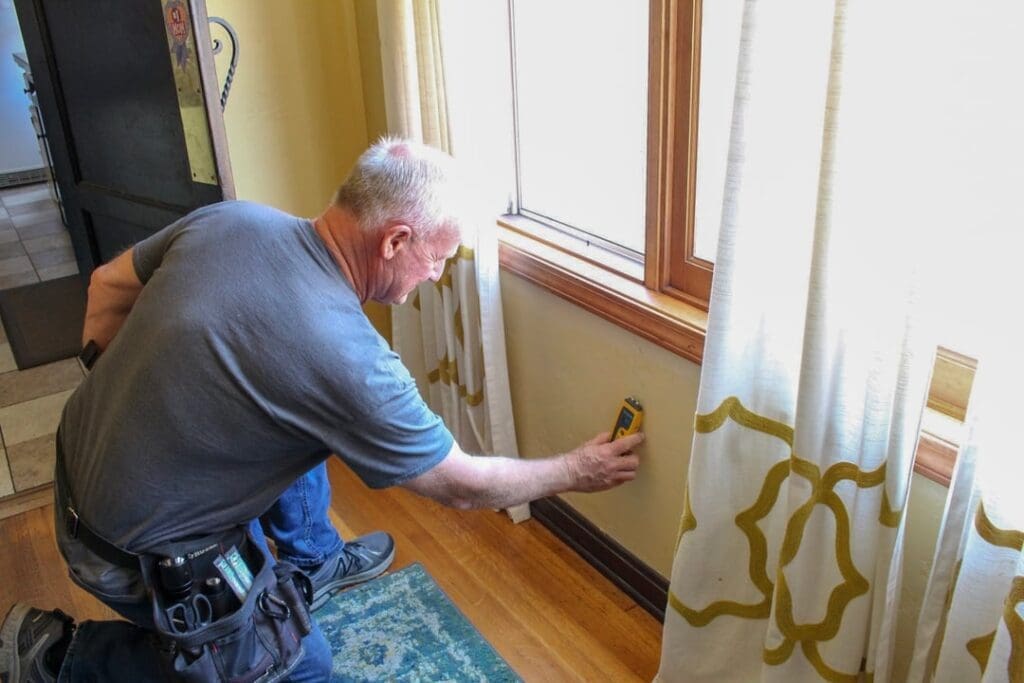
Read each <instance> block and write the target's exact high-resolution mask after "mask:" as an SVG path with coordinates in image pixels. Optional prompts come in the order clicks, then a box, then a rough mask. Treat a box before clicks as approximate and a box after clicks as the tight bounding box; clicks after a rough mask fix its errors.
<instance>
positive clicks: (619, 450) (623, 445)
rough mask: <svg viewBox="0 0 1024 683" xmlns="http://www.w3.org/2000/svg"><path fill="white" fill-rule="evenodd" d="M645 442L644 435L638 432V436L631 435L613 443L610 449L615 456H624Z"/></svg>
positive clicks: (610, 444) (609, 446)
mask: <svg viewBox="0 0 1024 683" xmlns="http://www.w3.org/2000/svg"><path fill="white" fill-rule="evenodd" d="M643 442H644V433H643V432H637V433H636V434H630V435H629V436H624V437H622V438H621V439H616V440H615V441H612V442H611V443H609V444H608V448H609V449H610V450H611V451H612V453H614V454H615V455H623V454H625V453H628V452H630V451H631V450H633V449H634V448H636V447H637V446H639V445H640V444H642V443H643Z"/></svg>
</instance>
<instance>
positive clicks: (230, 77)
mask: <svg viewBox="0 0 1024 683" xmlns="http://www.w3.org/2000/svg"><path fill="white" fill-rule="evenodd" d="M209 21H210V23H211V24H217V25H218V26H220V27H221V28H223V29H224V30H225V31H227V34H228V37H229V38H230V39H231V63H230V65H229V66H228V73H227V76H225V78H224V87H223V89H222V90H221V91H220V110H221V111H224V109H225V108H226V107H227V106H228V95H229V94H230V93H231V82H232V81H234V80H235V69H236V68H237V67H238V33H236V32H235V28H234V27H233V26H232V25H231V24H229V23H228V21H227V19H222V18H221V17H210V18H209ZM222 49H224V44H223V43H222V42H221V40H220V38H214V39H213V54H214V55H218V54H220V51H221V50H222Z"/></svg>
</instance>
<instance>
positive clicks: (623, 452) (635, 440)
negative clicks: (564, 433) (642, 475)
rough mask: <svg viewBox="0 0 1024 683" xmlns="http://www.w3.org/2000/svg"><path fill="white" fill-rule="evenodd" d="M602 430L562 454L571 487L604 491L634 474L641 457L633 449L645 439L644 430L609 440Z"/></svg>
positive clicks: (584, 490)
mask: <svg viewBox="0 0 1024 683" xmlns="http://www.w3.org/2000/svg"><path fill="white" fill-rule="evenodd" d="M609 437H611V434H610V433H608V432H603V433H601V434H598V435H597V436H595V437H594V438H593V439H591V440H590V441H587V442H586V443H585V444H583V445H582V446H580V447H579V448H577V449H576V450H573V451H569V452H568V453H566V454H565V463H566V467H568V468H569V476H570V480H571V481H572V489H571V490H573V491H582V492H584V493H590V492H593V491H605V490H607V489H610V488H614V487H615V486H618V485H619V484H622V483H624V482H627V481H632V480H633V479H634V478H636V468H637V467H638V466H639V465H640V458H639V457H638V456H637V455H636V454H635V453H634V452H633V449H634V448H636V447H637V446H639V445H640V444H641V443H643V441H644V435H643V432H640V433H637V434H631V435H629V436H625V437H623V438H621V439H618V440H616V441H608V439H609Z"/></svg>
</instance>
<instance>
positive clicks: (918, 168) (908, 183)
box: [659, 0, 1024, 682]
mask: <svg viewBox="0 0 1024 683" xmlns="http://www.w3.org/2000/svg"><path fill="white" fill-rule="evenodd" d="M704 11H705V15H706V16H705V20H706V21H712V22H713V21H715V18H714V17H715V16H716V15H718V16H727V15H729V13H730V11H731V12H732V15H733V16H734V17H735V22H736V24H739V25H741V28H740V29H739V30H738V31H737V32H736V35H737V36H738V38H737V40H736V42H735V52H734V57H733V62H732V63H733V64H735V65H736V66H737V68H736V71H735V73H736V76H735V81H734V83H735V88H734V98H733V106H732V125H731V130H730V133H729V137H728V152H727V161H726V163H725V164H723V166H724V169H725V170H724V172H723V175H724V178H723V179H722V182H721V185H720V186H719V189H718V194H717V196H719V197H721V198H722V199H721V211H720V214H719V215H720V226H721V227H720V230H721V232H720V238H719V246H718V252H717V259H716V266H715V280H714V284H713V291H712V299H711V310H710V313H709V329H708V337H707V346H706V349H705V357H704V364H703V370H702V377H701V386H700V395H699V400H698V415H697V417H696V429H695V432H696V436H695V438H694V443H693V448H692V456H691V462H690V468H689V478H688V481H687V489H686V492H685V496H686V498H685V505H684V510H685V512H684V516H683V520H682V523H681V528H680V535H679V541H678V544H677V552H676V557H675V561H674V565H673V568H672V576H671V579H672V581H671V587H670V597H669V603H670V606H669V609H668V610H667V615H666V620H665V630H664V639H663V649H662V662H661V669H660V672H659V679H660V680H664V681H676V680H678V681H753V680H759V681H787V682H789V681H819V680H826V681H860V680H874V681H890V680H894V678H893V676H894V658H895V656H896V655H897V654H899V656H901V657H904V658H906V657H907V656H908V653H894V652H893V648H894V645H893V644H894V631H895V626H896V613H897V606H898V601H899V598H900V595H901V588H902V587H901V577H900V566H901V563H902V556H901V553H902V534H903V533H904V522H905V520H904V517H905V514H904V511H905V509H906V508H905V506H906V501H907V497H908V493H909V491H908V488H909V483H908V482H909V479H910V474H911V467H912V461H913V455H914V449H915V441H916V434H917V431H918V422H919V415H920V414H921V410H922V407H923V403H924V392H925V388H926V383H927V379H928V370H929V366H930V363H931V354H932V351H933V350H934V346H935V341H936V340H939V341H948V340H949V337H947V336H942V337H936V336H935V335H936V334H937V333H938V331H939V330H938V328H937V326H938V325H945V326H947V330H946V333H952V334H953V337H952V339H953V340H955V341H956V342H957V344H955V345H954V346H955V347H957V348H959V346H957V345H958V344H959V343H960V342H961V341H963V343H964V344H966V347H965V348H964V350H967V351H969V352H970V353H971V354H972V355H975V354H976V355H978V357H979V358H980V370H979V376H978V379H977V381H976V388H975V391H974V396H972V399H971V407H970V413H971V416H972V417H971V423H972V425H971V430H970V434H971V436H970V438H969V440H968V442H967V445H966V446H965V447H964V449H963V451H962V453H961V456H960V459H959V462H958V465H957V469H956V470H955V472H954V480H953V484H952V486H951V490H950V495H949V499H948V501H947V505H946V508H945V510H944V513H943V522H942V529H941V532H940V537H939V541H938V545H937V547H936V551H935V559H934V565H933V569H932V574H931V577H930V579H929V583H928V586H927V589H926V594H925V599H924V604H923V607H922V611H921V615H920V619H919V622H918V630H917V637H916V644H915V651H914V653H913V661H912V663H911V670H910V675H909V678H908V679H907V680H910V681H914V682H916V681H925V680H927V681H932V680H935V681H950V682H952V681H957V682H960V681H1022V680H1024V560H1022V550H1021V546H1022V544H1024V502H1022V501H1024V490H1022V481H1024V480H1022V477H1021V475H1022V474H1024V466H1022V462H1024V458H1022V457H1021V455H1020V446H1019V443H1020V436H1019V427H1018V425H1019V423H1018V422H1017V420H1019V417H1018V414H1019V411H1018V410H1017V407H1016V406H1017V404H1018V402H1019V398H1018V396H1019V394H1020V387H1021V383H1022V381H1024V364H1022V362H1021V358H1022V356H1021V349H1022V348H1024V334H1022V333H1021V331H1020V328H1021V325H1020V324H1019V320H1018V318H1019V313H1017V310H1016V308H1017V306H1016V303H1015V302H1016V298H1017V297H1018V296H1019V293H1020V292H1021V291H1024V278H1022V276H1021V272H1022V270H1024V269H1021V267H1020V264H1019V259H1020V254H1021V253H1024V249H1022V246H1021V242H1022V239H1021V237H1020V235H1021V225H1022V223H1024V210H1022V204H1021V202H1020V200H1019V198H1018V197H1019V195H1020V191H1021V187H1022V186H1024V173H1022V159H1024V124H1022V121H1024V104H1022V103H1024V97H1022V92H1024V89H1022V87H1021V85H1020V82H1021V81H1020V73H1019V72H1020V67H1021V64H1022V63H1024V42H1022V41H1021V40H1020V35H1021V32H1022V30H1024V16H1022V15H1024V9H1022V8H1021V6H1020V5H1019V3H1010V2H1005V1H1004V2H994V3H984V4H982V5H972V6H971V7H970V8H966V7H965V6H964V5H963V4H962V3H955V2H952V1H951V0H940V1H939V2H928V3H924V2H916V1H915V2H909V3H896V4H893V3H863V2H846V1H845V0H837V1H836V2H834V3H819V2H814V1H813V0H808V1H805V2H791V3H764V2H757V1H756V0H746V1H743V0H723V1H722V2H717V1H716V2H715V3H713V4H712V3H704ZM795 17H799V21H796V20H795V19H794V18H795ZM797 29H798V30H797ZM704 66H705V65H704V64H703V63H702V69H703V68H704ZM703 78H705V74H704V73H702V79H703ZM702 95H703V85H702ZM702 113H703V109H702ZM712 123H713V122H712ZM700 125H701V130H702V131H703V130H704V126H705V125H709V122H707V121H704V120H702V121H701V122H700ZM708 166H713V164H707V165H705V168H707V167H708ZM700 172H701V167H700V166H698V174H700ZM699 182H701V180H700V176H699V177H698V183H699ZM721 187H724V192H723V191H722V189H721ZM708 195H711V196H714V195H715V193H714V192H713V191H705V192H704V195H703V196H705V197H706V196H708ZM701 200H702V194H701V191H700V190H699V191H698V197H697V201H698V215H701V213H700V209H701V206H700V203H701ZM705 209H707V207H705ZM918 265H920V266H921V269H920V270H921V272H922V273H924V272H927V277H926V278H919V277H918V274H919V273H918V272H917V271H918V268H917V266H918ZM922 279H923V281H924V282H926V283H927V287H926V288H919V287H918V286H916V285H915V282H918V281H921V280H922ZM925 294H927V295H928V296H924V295H925ZM925 322H928V324H927V325H925V324H924V323H925ZM944 334H945V333H944Z"/></svg>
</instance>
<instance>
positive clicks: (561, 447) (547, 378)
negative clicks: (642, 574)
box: [501, 274, 700, 576]
mask: <svg viewBox="0 0 1024 683" xmlns="http://www.w3.org/2000/svg"><path fill="white" fill-rule="evenodd" d="M501 287H502V304H503V307H504V309H505V329H506V334H507V338H508V362H509V375H510V379H511V383H512V407H513V411H514V413H515V420H516V429H517V430H518V437H519V450H520V452H521V453H522V454H523V455H524V456H527V457H536V456H542V455H550V454H551V453H555V452H563V451H566V450H569V449H571V448H574V447H575V446H577V445H579V444H580V443H581V442H582V441H584V440H586V439H589V438H590V437H592V436H594V435H595V434H597V433H598V432H602V431H608V430H610V429H611V427H612V424H613V423H614V421H615V418H616V416H617V412H618V408H619V404H620V403H621V402H622V399H623V398H624V397H626V396H628V395H635V396H636V397H637V398H639V399H640V401H641V402H642V403H643V405H644V409H645V410H644V431H645V432H646V434H647V440H646V442H645V443H644V446H643V450H642V452H641V458H642V460H643V466H642V468H641V470H640V472H639V474H638V476H637V478H636V480H635V481H633V482H631V483H629V484H626V485H624V486H621V487H619V488H617V489H614V490H612V491H607V492H604V493H598V494H587V495H583V494H570V495H567V496H565V499H566V500H567V501H568V502H569V503H570V504H571V505H572V506H573V507H574V508H576V509H577V510H579V511H580V512H581V513H582V514H584V515H585V516H586V517H587V518H588V519H590V521H592V522H593V523H594V524H596V525H597V526H598V527H600V528H601V529H602V530H603V531H605V532H606V533H608V534H609V535H611V536H612V537H613V538H615V539H616V540H618V541H619V542H620V543H622V544H623V545H624V546H626V548H628V549H629V550H630V551H632V552H633V553H634V554H636V555H637V557H639V558H640V559H641V560H643V561H644V562H645V563H647V564H649V565H650V566H651V567H653V568H654V569H656V570H657V571H658V572H660V573H661V574H663V575H665V576H668V574H669V570H670V569H671V565H672V549H673V546H674V544H675V538H676V533H677V529H678V524H679V518H680V516H681V515H682V512H683V501H682V496H681V495H680V492H681V491H682V484H683V482H684V481H685V479H686V468H687V465H688V463H689V457H690V442H691V440H692V439H693V415H694V412H695V411H696V405H697V387H698V382H699V378H700V368H699V367H698V366H697V365H695V364H694V363H691V362H690V361H687V360H685V359H683V358H680V357H679V356H676V355H675V354H673V353H670V352H668V351H666V350H665V349H662V348H661V347H659V346H656V345H654V344H651V343H650V342H648V341H646V340H644V339H641V338H640V337H637V336H636V335H634V334H631V333H629V332H627V331H625V330H623V329H622V328H621V327H618V326H617V325H612V324H611V323H609V322H606V321H605V320H604V319H602V318H599V317H597V316H595V315H592V314H591V313H588V312H586V311H584V310H583V309H581V308H580V307H579V306H576V305H575V304H572V303H570V302H568V301H565V300H564V299H561V298H559V297H556V296H554V295H552V294H550V293H548V292H546V291H544V290H542V289H540V288H538V287H536V286H535V285H533V284H531V283H529V282H527V281H525V280H523V279H521V278H519V277H517V276H515V275H509V274H506V275H504V276H503V277H502V279H501Z"/></svg>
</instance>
